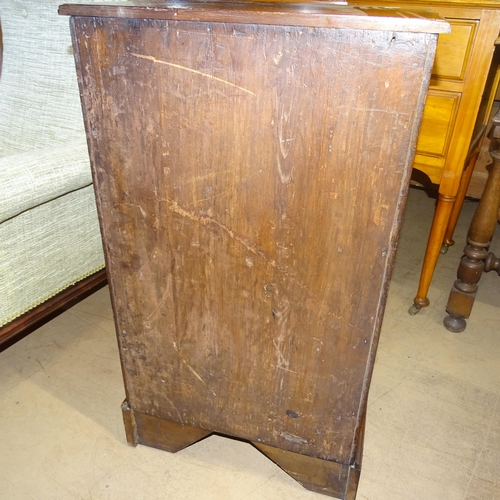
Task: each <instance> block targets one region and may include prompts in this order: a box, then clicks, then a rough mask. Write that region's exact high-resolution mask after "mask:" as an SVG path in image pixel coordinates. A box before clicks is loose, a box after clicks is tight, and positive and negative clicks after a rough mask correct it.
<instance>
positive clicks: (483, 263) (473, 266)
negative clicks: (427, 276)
mask: <svg viewBox="0 0 500 500" xmlns="http://www.w3.org/2000/svg"><path fill="white" fill-rule="evenodd" d="M491 145H492V148H493V151H491V157H492V159H493V164H492V165H491V169H490V173H489V176H488V180H487V181H486V186H485V188H484V192H483V194H482V196H481V199H480V200H479V204H478V206H477V209H476V212H475V213H474V217H473V218H472V221H471V224H470V228H469V234H468V237H467V245H466V247H465V248H464V256H463V257H462V259H461V260H460V264H459V266H458V271H457V275H458V276H457V278H458V279H457V280H456V281H455V283H454V284H453V286H452V288H451V291H450V296H449V298H448V303H447V304H446V312H448V316H446V317H445V319H444V325H445V327H446V328H447V329H448V330H450V331H452V332H455V333H460V332H463V331H464V330H465V328H466V326H467V323H466V321H465V320H466V319H467V318H469V317H470V314H471V311H472V306H473V305H474V301H475V299H476V293H477V291H478V283H479V280H480V279H481V276H482V274H483V272H489V271H496V272H497V274H498V275H499V276H500V258H498V257H496V256H495V255H494V254H493V253H492V252H488V248H489V246H490V244H491V239H492V238H493V234H494V233H495V228H496V226H497V224H498V222H499V218H500V212H499V209H500V112H498V113H497V115H496V116H495V117H494V118H493V129H492V143H491Z"/></svg>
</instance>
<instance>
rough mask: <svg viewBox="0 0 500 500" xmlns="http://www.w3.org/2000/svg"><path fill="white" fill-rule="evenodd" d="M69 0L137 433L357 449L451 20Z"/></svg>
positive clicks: (338, 453)
mask: <svg viewBox="0 0 500 500" xmlns="http://www.w3.org/2000/svg"><path fill="white" fill-rule="evenodd" d="M203 5H205V4H203ZM212 5H213V4H210V5H209V6H208V7H207V11H210V12H212V13H213V15H214V16H216V14H217V11H216V10H214V9H213V7H212ZM259 7H260V6H259ZM239 8H240V7H238V9H239ZM241 8H243V7H241ZM280 8H282V7H280ZM73 9H76V7H71V8H70V7H69V6H68V7H65V8H64V9H62V12H65V13H72V14H75V13H78V14H79V15H78V17H76V16H75V17H73V18H72V33H73V37H74V45H75V57H76V61H77V69H78V76H79V82H80V86H81V93H82V98H83V107H84V114H85V122H86V128H87V134H88V139H89V145H90V156H91V163H92V168H93V174H94V181H95V185H96V188H97V202H98V210H99V213H100V218H101V225H102V230H103V235H104V241H105V250H106V253H107V264H108V268H109V273H110V286H111V291H112V300H113V306H114V311H115V320H116V325H117V335H118V341H119V345H120V353H121V361H122V366H123V371H124V379H125V385H126V394H127V403H126V407H127V411H126V412H124V413H125V415H126V416H125V421H126V422H127V426H128V427H129V430H128V435H129V441H130V440H133V439H134V436H141V435H142V436H146V435H147V436H149V437H148V438H147V439H148V440H149V441H151V440H152V438H151V432H150V429H151V427H154V428H157V429H161V428H163V427H162V426H166V428H168V429H172V428H173V427H172V425H171V423H172V422H173V423H176V427H177V428H179V425H180V427H181V428H182V427H183V426H185V427H186V428H193V429H201V430H202V431H203V432H206V431H210V432H212V431H215V432H219V433H223V434H227V435H230V436H235V437H238V438H243V439H247V440H249V441H252V442H254V443H256V444H259V445H262V447H263V448H264V447H266V446H267V447H270V449H271V448H273V449H279V450H282V451H283V452H285V454H286V452H290V453H291V454H299V455H305V456H309V457H313V458H315V459H324V460H327V461H329V462H333V463H336V464H337V465H338V466H339V467H340V468H339V470H344V468H345V467H346V466H349V467H350V466H352V465H353V464H354V463H358V460H359V458H360V454H361V452H360V447H361V446H362V445H361V442H362V436H361V434H362V431H361V429H362V422H363V417H364V413H365V407H366V398H367V393H368V388H369V382H370V377H371V372H372V368H373V360H374V356H375V351H376V346H377V341H378V336H379V332H380V326H381V321H382V316H383V311H384V306H385V300H386V296H387V287H388V282H389V278H390V273H391V269H392V264H393V259H394V253H395V248H396V244H397V239H398V235H399V228H400V225H401V218H402V213H403V209H404V204H405V200H406V194H407V188H408V183H409V177H410V172H411V164H412V158H413V154H414V148H415V142H416V138H417V135H418V128H419V124H420V119H421V113H422V109H423V105H424V99H425V95H426V90H427V86H428V82H429V78H430V70H431V67H432V63H433V56H434V50H435V45H436V38H437V36H436V35H434V34H430V33H406V32H401V33H397V32H395V31H394V30H393V29H392V26H393V25H392V19H391V18H386V21H385V27H386V28H387V31H380V30H378V28H377V30H369V29H368V28H369V26H371V25H370V23H369V19H370V18H369V17H367V16H365V17H363V19H368V21H366V20H364V21H363V23H365V24H364V26H365V28H366V30H359V29H328V28H323V27H319V28H317V27H316V28H309V27H304V26H294V23H299V22H300V21H301V19H302V17H301V16H302V15H303V13H301V11H300V8H298V7H295V9H296V13H294V14H289V15H288V16H287V19H288V21H286V22H285V23H284V24H286V26H283V25H279V23H278V20H279V19H281V18H280V17H279V16H275V17H274V18H273V19H274V22H275V23H276V24H277V25H274V26H270V25H267V24H260V25H256V24H241V23H228V22H227V17H226V12H227V10H226V4H224V6H223V7H221V11H222V12H221V14H220V15H221V18H222V19H223V20H224V22H223V23H222V22H221V23H218V22H199V21H194V22H193V21H189V20H185V21H172V20H168V19H144V20H142V19H129V18H127V14H128V11H120V14H121V15H122V16H123V18H119V17H117V18H113V17H105V18H95V17H85V15H84V14H85V13H91V14H92V15H94V14H95V12H96V11H95V10H94V6H92V7H88V10H86V9H87V8H86V7H85V8H84V7H81V8H80V10H79V9H76V10H73ZM252 9H253V7H252ZM153 10H154V9H153ZM110 12H111V11H110ZM115 12H117V11H115ZM130 12H132V13H134V12H135V11H134V10H133V9H132V10H131V11H130ZM154 12H156V11H154ZM250 14H251V12H250ZM145 15H146V13H145V12H142V16H145ZM154 16H155V15H152V17H154ZM194 17H195V18H196V17H197V14H196V15H195V16H194ZM340 17H342V16H340ZM215 18H216V17H215ZM336 22H338V23H341V20H340V19H338V20H337V21H336ZM407 22H410V21H407ZM416 22H420V21H416ZM428 22H430V23H431V25H433V26H436V28H437V27H438V26H441V24H440V23H438V24H437V25H434V24H433V23H434V21H428ZM347 24H348V26H349V23H347ZM373 26H376V27H378V26H379V25H378V24H377V22H374V24H373ZM429 26H430V25H429ZM130 412H132V414H131V413H130ZM131 415H136V417H134V418H132V416H131ZM137 415H141V422H142V423H141V424H138V419H137ZM142 415H147V416H148V417H147V418H145V419H144V418H142ZM151 419H152V420H151ZM157 420H162V421H164V423H163V424H161V425H160V424H158V423H157V422H156V421H157ZM174 427H175V425H174ZM134 428H135V430H133V429H134ZM131 429H132V430H131ZM170 432H171V431H170V430H169V431H168V432H163V431H159V432H158V435H157V436H156V438H155V439H154V441H155V443H156V444H155V446H158V447H161V448H162V449H168V447H169V446H170V444H169V442H168V441H169V438H168V437H166V436H168V434H169V433H170ZM130 436H132V438H130ZM196 436H198V434H196ZM191 437H193V436H191ZM183 439H184V438H183ZM186 439H187V441H189V439H188V437H187V438H186ZM192 441H194V438H193V439H192ZM138 442H141V441H140V440H139V441H138ZM182 442H183V443H184V444H185V442H186V441H182ZM176 446H177V445H175V444H174V448H175V447H176ZM280 456H281V452H280ZM280 462H281V463H282V464H284V463H286V464H289V460H288V458H280ZM294 462H295V463H297V460H294ZM299 462H300V460H299ZM331 466H332V467H333V464H332V465H331ZM287 467H288V465H287ZM284 468H285V469H286V467H284ZM327 468H328V467H327ZM290 472H291V471H290ZM295 473H296V472H294V474H295ZM292 475H293V474H292ZM298 476H300V473H299V474H298ZM357 476H359V474H358V475H356V474H354V475H353V476H352V478H354V477H357ZM322 477H324V476H322ZM352 478H351V479H352ZM299 480H300V479H299ZM318 481H319V482H320V483H321V480H320V479H318ZM349 481H350V480H349V478H348V477H347V476H346V475H345V474H344V475H342V484H343V486H342V488H343V490H342V491H343V493H342V496H343V498H353V495H354V492H355V484H354V482H353V483H352V484H351V485H350V486H348V482H349ZM302 482H303V483H304V484H305V482H304V481H303V480H302ZM320 483H318V484H316V489H318V490H321V488H322V486H321V484H320ZM355 483H356V484H357V480H356V481H355ZM306 486H308V487H311V485H310V484H309V485H306ZM348 490H349V491H350V493H349V495H351V496H350V497H348V496H347V491H348ZM330 494H333V493H330Z"/></svg>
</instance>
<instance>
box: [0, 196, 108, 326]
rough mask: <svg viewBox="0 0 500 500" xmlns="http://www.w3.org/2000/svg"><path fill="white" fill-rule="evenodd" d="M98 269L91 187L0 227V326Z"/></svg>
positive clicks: (100, 258) (99, 251)
mask: <svg viewBox="0 0 500 500" xmlns="http://www.w3.org/2000/svg"><path fill="white" fill-rule="evenodd" d="M103 267H104V256H103V253H102V243H101V235H100V232H99V224H98V221H97V213H96V207H95V198H94V192H93V187H92V186H88V187H86V188H83V189H79V190H77V191H73V192H71V193H69V194H66V195H64V196H61V197H59V198H57V199H55V200H53V201H51V202H49V203H43V204H41V205H38V206H37V207H35V208H32V209H30V210H26V211H25V212H23V213H22V214H19V215H18V216H17V217H14V218H12V219H9V220H7V221H5V222H3V223H2V224H0V297H2V300H0V326H2V325H4V324H6V323H8V322H9V321H12V320H13V319H14V318H16V317H17V316H20V315H21V314H23V313H25V312H26V311H29V310H30V309H32V308H33V307H36V306H37V305H39V304H41V303H42V302H44V301H45V300H47V299H48V298H50V297H52V296H54V295H56V294H57V293H58V292H60V291H62V290H64V289H65V288H67V287H68V286H70V285H72V284H73V283H76V282H77V281H79V280H81V279H83V278H85V277H86V276H89V275H90V274H92V273H94V272H96V271H98V270H99V269H102V268H103Z"/></svg>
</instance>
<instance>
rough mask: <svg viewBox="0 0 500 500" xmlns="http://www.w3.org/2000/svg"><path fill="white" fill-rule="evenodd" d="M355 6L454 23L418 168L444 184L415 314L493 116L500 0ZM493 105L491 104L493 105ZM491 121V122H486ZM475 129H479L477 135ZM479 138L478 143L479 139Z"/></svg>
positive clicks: (444, 41) (358, 1)
mask: <svg viewBox="0 0 500 500" xmlns="http://www.w3.org/2000/svg"><path fill="white" fill-rule="evenodd" d="M349 4H350V5H365V6H366V5H384V6H391V7H395V6H401V5H404V7H405V8H430V9H432V10H434V11H436V12H438V13H439V14H441V15H442V16H443V17H445V18H446V19H447V20H448V21H449V23H450V24H451V27H452V31H451V33H450V34H446V35H442V36H440V37H439V42H438V48H437V53H436V61H435V65H434V68H433V71H432V77H431V82H430V90H429V95H428V97H427V103H426V107H425V111H424V117H423V122H422V129H421V132H420V136H419V140H418V144H417V152H416V155H415V162H414V168H415V169H417V170H419V171H421V172H424V173H425V174H426V175H427V176H428V178H429V179H430V181H431V182H432V183H435V184H439V198H438V203H437V208H436V212H435V215H434V220H433V222H432V227H431V231H430V234H429V242H428V244H427V249H426V253H425V257H424V262H423V265H422V273H421V276H420V283H419V286H418V290H417V294H416V297H415V299H414V304H413V306H412V307H411V308H410V314H416V313H417V312H418V311H420V309H421V308H422V307H427V306H428V305H429V299H428V297H427V294H428V292H429V287H430V284H431V281H432V276H433V274H434V270H435V268H436V263H437V260H438V257H439V254H440V252H441V251H443V253H444V252H445V251H446V248H447V247H448V246H449V245H453V243H454V242H453V232H454V230H455V225H456V222H457V219H458V216H459V214H460V210H461V207H462V204H463V200H464V197H465V194H466V191H467V187H468V184H469V181H470V178H471V175H472V173H473V169H474V162H475V158H477V156H476V154H475V153H478V149H477V147H478V146H480V144H479V142H480V140H481V130H483V131H484V129H481V126H480V127H477V128H476V129H475V125H476V122H478V120H479V125H482V123H481V122H482V120H483V119H484V118H485V117H487V116H488V115H489V110H488V109H487V108H486V106H481V101H482V99H483V98H486V99H485V100H486V102H488V100H489V99H488V97H490V95H488V94H491V97H493V94H494V92H495V89H496V87H495V84H494V81H493V79H490V81H489V85H488V84H487V83H488V75H489V69H490V65H491V60H492V57H493V52H494V46H495V41H496V39H497V37H498V34H499V31H500V3H499V2H498V0H411V1H409V2H406V1H402V0H349ZM490 109H491V106H490ZM484 125H485V123H484ZM474 130H476V132H479V134H476V135H474ZM474 140H476V144H474Z"/></svg>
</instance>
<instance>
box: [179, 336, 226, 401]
mask: <svg viewBox="0 0 500 500" xmlns="http://www.w3.org/2000/svg"><path fill="white" fill-rule="evenodd" d="M173 346H174V349H175V350H176V351H177V354H178V355H179V358H180V360H181V361H182V363H183V364H184V365H186V368H187V369H188V370H189V371H190V372H191V373H192V374H193V375H194V376H195V377H196V378H197V379H198V380H199V381H200V382H201V383H202V384H203V385H205V386H207V387H208V384H207V383H206V382H205V381H204V380H203V379H202V378H201V376H200V374H199V373H198V372H197V371H196V370H195V369H194V368H193V367H192V366H191V365H190V364H189V363H188V362H187V361H186V360H185V359H184V357H183V356H182V354H181V353H180V352H179V346H178V345H177V343H176V342H174V343H173ZM209 390H210V392H211V393H212V394H213V395H214V396H217V394H216V393H215V391H214V390H213V389H210V387H209Z"/></svg>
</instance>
